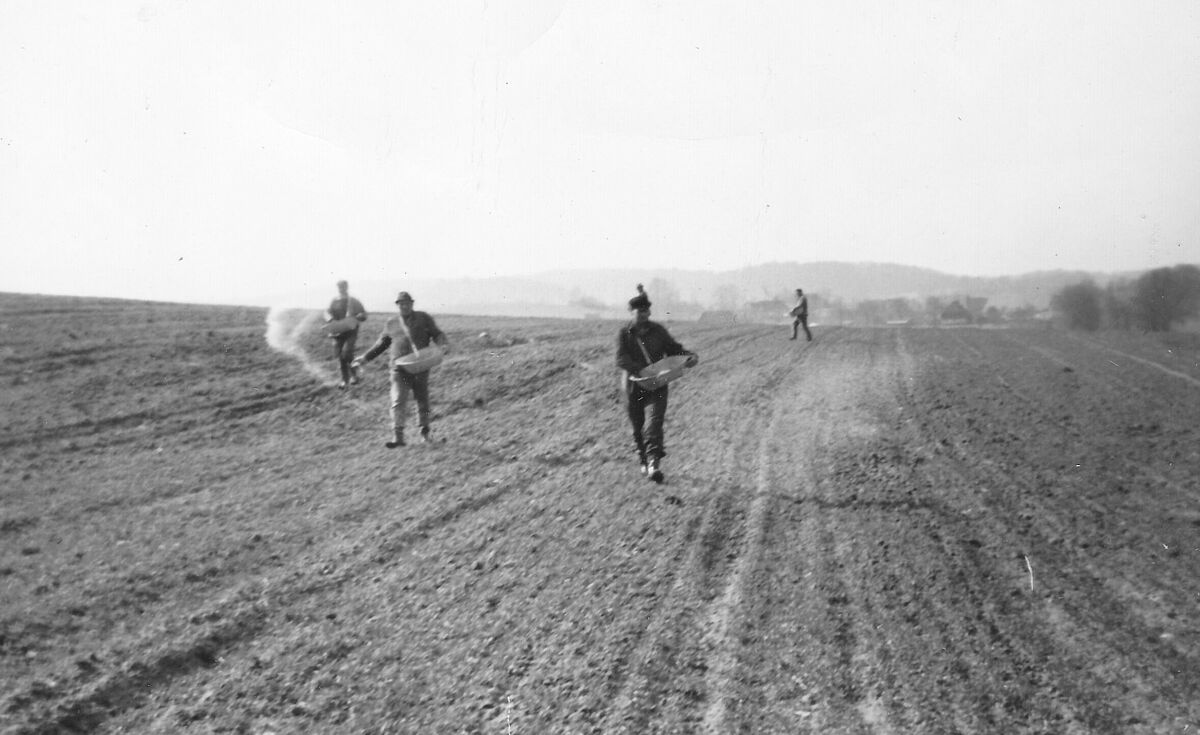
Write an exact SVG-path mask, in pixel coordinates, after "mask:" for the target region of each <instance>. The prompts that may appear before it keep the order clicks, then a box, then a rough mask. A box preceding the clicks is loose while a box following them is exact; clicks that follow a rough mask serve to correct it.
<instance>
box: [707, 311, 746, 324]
mask: <svg viewBox="0 0 1200 735" xmlns="http://www.w3.org/2000/svg"><path fill="white" fill-rule="evenodd" d="M736 321H737V316H736V315H735V314H734V313H733V312H732V311H729V310H728V309H713V310H709V311H705V312H702V313H701V314H700V323H701V324H733V323H734V322H736Z"/></svg>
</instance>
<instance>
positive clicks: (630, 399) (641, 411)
mask: <svg viewBox="0 0 1200 735" xmlns="http://www.w3.org/2000/svg"><path fill="white" fill-rule="evenodd" d="M645 396H646V394H645V392H644V391H642V390H639V389H637V388H634V389H633V391H632V392H630V393H629V394H628V395H626V397H625V408H626V412H627V413H628V414H629V423H630V424H631V425H632V426H633V445H634V447H635V448H636V449H637V455H638V464H640V465H642V467H643V468H644V467H645V466H646V440H645V439H644V438H643V437H642V424H643V423H645V421H646V404H645V402H644V400H645Z"/></svg>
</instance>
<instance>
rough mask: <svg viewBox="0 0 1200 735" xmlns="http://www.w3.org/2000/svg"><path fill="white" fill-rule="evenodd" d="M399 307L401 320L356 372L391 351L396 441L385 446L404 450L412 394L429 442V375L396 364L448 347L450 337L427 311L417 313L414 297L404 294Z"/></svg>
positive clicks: (393, 320)
mask: <svg viewBox="0 0 1200 735" xmlns="http://www.w3.org/2000/svg"><path fill="white" fill-rule="evenodd" d="M396 306H397V308H399V310H400V314H399V316H393V317H389V318H388V319H387V321H386V322H385V323H384V326H383V332H382V333H381V334H380V335H379V339H377V340H376V341H375V344H374V345H372V346H371V349H369V350H367V351H366V352H365V353H363V355H362V356H361V357H359V358H358V359H356V360H355V361H354V368H355V369H357V368H358V367H359V366H360V365H362V364H363V363H367V362H370V361H371V360H374V359H375V358H376V357H378V356H379V354H380V353H381V352H383V351H384V350H388V349H389V348H390V352H389V361H390V365H389V369H390V378H391V399H392V440H391V441H389V442H387V443H386V444H385V445H384V446H386V447H387V448H388V449H395V448H396V447H402V446H404V416H405V409H406V408H407V405H408V395H409V393H411V394H412V395H413V397H414V398H415V399H416V400H417V425H418V426H419V427H420V429H421V441H423V442H427V441H429V415H430V411H429V372H428V371H427V370H426V371H424V372H419V373H409V372H406V371H405V370H404V369H403V368H401V367H399V366H397V365H396V360H397V359H399V358H401V357H403V356H405V355H408V354H411V353H413V352H414V350H423V349H425V348H427V347H429V345H430V343H434V344H437V345H438V346H439V347H442V348H444V347H445V346H446V335H445V334H444V333H443V332H442V330H441V329H438V325H437V323H436V322H434V321H433V317H431V316H429V314H426V313H425V312H423V311H414V310H413V297H412V296H411V295H410V294H409V293H408V292H407V291H401V292H400V293H399V295H398V296H396Z"/></svg>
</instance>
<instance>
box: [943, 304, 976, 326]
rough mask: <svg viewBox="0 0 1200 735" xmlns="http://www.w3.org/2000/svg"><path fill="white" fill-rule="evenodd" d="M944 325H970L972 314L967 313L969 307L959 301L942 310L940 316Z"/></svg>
mask: <svg viewBox="0 0 1200 735" xmlns="http://www.w3.org/2000/svg"><path fill="white" fill-rule="evenodd" d="M939 318H940V319H941V320H942V323H943V324H970V323H971V312H969V311H967V307H965V306H963V305H962V304H960V303H959V302H957V301H952V302H950V305H949V306H947V307H946V308H945V309H942V313H941V314H940V315H939Z"/></svg>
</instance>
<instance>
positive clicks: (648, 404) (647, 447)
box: [626, 385, 669, 461]
mask: <svg viewBox="0 0 1200 735" xmlns="http://www.w3.org/2000/svg"><path fill="white" fill-rule="evenodd" d="M668 388H669V386H666V385H664V386H663V387H661V388H659V389H658V390H642V389H641V388H637V387H634V388H632V389H631V390H630V392H629V394H628V400H627V401H626V408H627V409H628V411H629V423H630V424H632V425H633V443H634V445H635V446H636V447H637V453H638V459H641V460H643V461H645V460H647V459H662V458H663V457H665V456H666V455H667V450H666V444H665V441H664V438H663V424H664V423H665V422H666V419H667V389H668Z"/></svg>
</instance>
